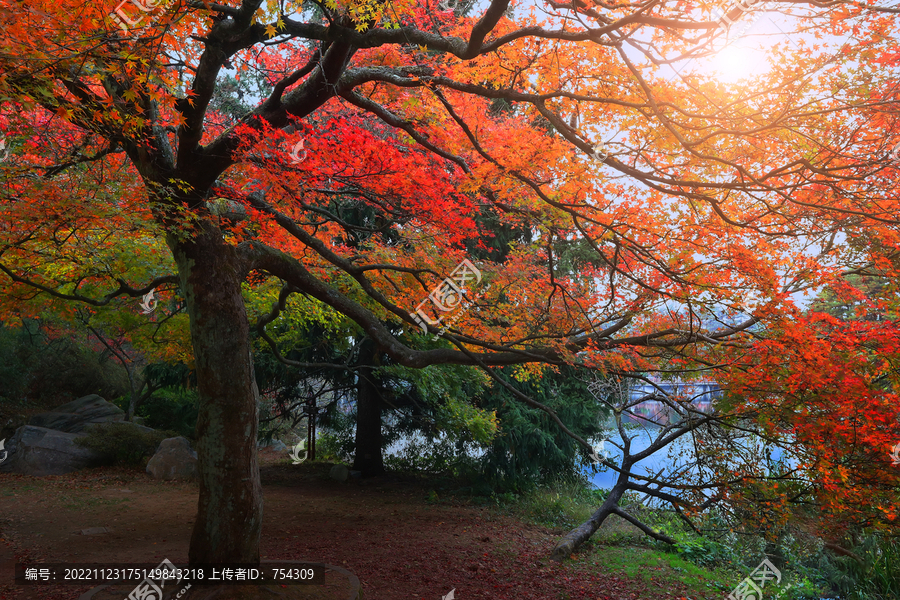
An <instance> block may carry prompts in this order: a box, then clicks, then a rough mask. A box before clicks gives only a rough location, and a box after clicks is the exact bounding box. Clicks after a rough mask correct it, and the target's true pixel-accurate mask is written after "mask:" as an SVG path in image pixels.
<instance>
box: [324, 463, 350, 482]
mask: <svg viewBox="0 0 900 600" xmlns="http://www.w3.org/2000/svg"><path fill="white" fill-rule="evenodd" d="M328 476H329V477H331V478H332V479H334V480H335V481H347V479H349V478H350V469H348V468H347V467H346V466H344V465H334V466H333V467H331V472H330V473H328Z"/></svg>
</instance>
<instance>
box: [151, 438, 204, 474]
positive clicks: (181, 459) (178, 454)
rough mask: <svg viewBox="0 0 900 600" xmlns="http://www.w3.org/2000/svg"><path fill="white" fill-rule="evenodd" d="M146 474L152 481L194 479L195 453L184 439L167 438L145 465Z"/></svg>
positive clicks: (195, 471)
mask: <svg viewBox="0 0 900 600" xmlns="http://www.w3.org/2000/svg"><path fill="white" fill-rule="evenodd" d="M147 473H148V474H149V475H150V476H151V477H153V478H154V479H194V478H196V477H197V453H196V452H194V451H193V450H192V449H191V443H190V442H189V441H188V440H187V439H186V438H183V437H174V438H167V439H165V440H163V441H162V442H160V444H159V449H158V450H157V451H156V454H154V455H153V457H152V458H151V459H150V462H148V463H147Z"/></svg>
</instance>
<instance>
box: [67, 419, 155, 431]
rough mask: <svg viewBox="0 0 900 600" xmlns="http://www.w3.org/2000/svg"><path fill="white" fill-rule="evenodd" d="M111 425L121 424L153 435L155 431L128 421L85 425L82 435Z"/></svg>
mask: <svg viewBox="0 0 900 600" xmlns="http://www.w3.org/2000/svg"><path fill="white" fill-rule="evenodd" d="M113 423H122V424H124V425H128V426H129V427H134V428H135V429H140V430H141V431H143V432H145V433H153V432H154V431H156V430H155V429H153V428H152V427H147V426H146V425H138V424H137V423H129V422H128V421H107V422H105V423H86V424H85V426H84V432H83V433H90V431H91V430H92V429H103V428H105V427H109V426H110V425H111V424H113Z"/></svg>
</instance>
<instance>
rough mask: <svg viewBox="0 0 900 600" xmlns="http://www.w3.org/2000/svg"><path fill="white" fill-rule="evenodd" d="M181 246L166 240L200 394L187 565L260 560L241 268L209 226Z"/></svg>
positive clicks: (254, 421)
mask: <svg viewBox="0 0 900 600" xmlns="http://www.w3.org/2000/svg"><path fill="white" fill-rule="evenodd" d="M201 227H202V228H203V229H202V230H201V231H200V232H199V233H198V234H197V235H196V236H194V237H192V238H191V239H188V240H185V239H181V238H176V237H174V236H170V237H169V239H168V242H169V247H170V248H171V249H172V252H173V254H174V256H175V261H176V263H177V265H178V274H179V277H180V279H181V286H182V290H183V291H184V293H185V297H186V300H187V309H188V314H189V316H190V330H191V341H192V344H193V349H194V360H195V366H196V373H197V388H198V392H199V396H200V406H199V415H198V418H197V447H196V451H197V454H198V459H199V464H198V472H199V484H200V498H199V503H198V511H197V520H196V521H195V523H194V530H193V533H192V536H191V546H190V552H189V560H190V563H191V564H192V565H194V564H205V563H216V562H241V563H256V562H259V541H260V531H261V527H262V508H263V506H262V490H261V487H260V482H259V464H258V462H257V450H256V436H257V428H258V412H257V410H258V409H257V405H258V395H259V394H258V391H257V388H256V385H255V384H256V381H255V378H254V376H253V363H252V358H251V353H250V352H251V350H250V336H249V324H248V322H247V314H246V310H245V308H244V302H243V299H242V298H241V277H242V276H241V270H240V268H239V264H240V263H239V261H238V258H237V255H236V253H235V251H234V248H233V247H232V246H229V245H228V244H227V243H225V242H224V241H223V240H222V238H221V234H220V233H219V232H218V231H217V230H215V229H214V228H213V227H211V226H206V227H204V226H203V225H201Z"/></svg>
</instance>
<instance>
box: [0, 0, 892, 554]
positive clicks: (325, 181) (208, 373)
mask: <svg viewBox="0 0 900 600" xmlns="http://www.w3.org/2000/svg"><path fill="white" fill-rule="evenodd" d="M123 6H124V7H125V8H124V9H123V8H122V7H123ZM0 7H2V9H3V10H2V11H0V19H2V20H3V28H4V36H3V38H2V39H0V98H2V99H3V101H4V108H3V112H2V115H0V126H2V129H3V131H4V132H5V135H6V141H7V149H8V150H9V151H10V154H9V155H8V156H6V160H4V162H3V163H2V174H3V177H4V184H3V188H2V191H0V193H2V197H3V203H2V205H0V224H2V229H0V232H2V240H0V251H2V252H0V271H2V273H4V274H5V276H6V279H5V280H4V286H6V287H7V292H8V293H7V294H5V295H4V298H5V299H4V302H5V303H6V304H7V305H10V304H12V303H14V302H15V298H16V297H19V298H21V297H22V296H21V295H22V294H26V293H33V290H35V289H36V290H38V291H39V292H41V294H42V296H46V297H47V298H50V299H51V300H50V301H53V302H58V301H72V302H75V303H79V302H80V303H84V304H87V305H89V306H94V307H107V306H109V307H120V309H122V308H121V307H123V299H125V298H137V297H139V296H142V295H144V294H146V293H148V292H149V291H151V290H153V289H156V288H159V287H160V286H168V288H166V292H167V293H170V292H171V291H172V289H173V288H174V287H175V286H177V287H178V290H179V293H180V294H181V295H182V296H183V298H184V301H185V304H186V310H187V315H188V318H189V322H190V339H191V346H192V352H193V360H194V365H195V366H196V373H197V381H198V390H199V395H200V414H199V419H198V425H197V432H198V436H199V440H198V444H197V451H198V455H199V458H200V465H199V470H200V499H199V506H198V518H197V519H196V522H195V525H194V531H193V537H192V542H191V550H190V560H191V562H192V563H211V562H224V561H231V562H254V561H258V560H259V535H260V527H261V520H262V503H261V490H260V485H259V473H258V466H257V459H256V437H257V418H258V415H257V404H258V402H257V400H258V398H257V396H258V391H257V390H256V389H255V378H254V374H253V360H252V352H251V326H252V325H253V323H252V322H251V319H250V318H248V311H247V307H246V303H247V301H248V298H247V294H248V293H249V292H248V288H253V287H254V286H260V285H264V284H265V282H266V281H267V280H270V279H276V278H277V280H279V282H280V285H281V286H282V288H281V291H280V294H282V295H284V297H289V296H291V295H294V294H301V295H303V296H305V297H306V298H307V299H308V300H309V301H310V304H311V305H312V306H315V305H321V306H322V307H325V308H323V309H322V310H324V309H327V310H330V311H334V312H336V313H340V314H342V315H343V316H344V317H346V318H348V319H351V320H352V321H354V322H355V323H356V324H357V325H358V326H359V328H360V329H361V330H362V331H363V332H364V333H365V335H366V336H367V338H368V339H369V340H371V343H372V344H373V346H374V347H375V348H377V349H378V351H379V352H382V353H384V354H386V355H387V356H390V357H391V359H392V360H393V361H395V362H396V363H397V364H398V365H402V366H404V367H408V368H425V367H428V366H430V365H439V364H447V363H456V364H462V365H475V366H479V367H482V368H483V369H485V370H486V372H487V373H488V374H489V375H490V376H491V377H492V378H493V379H494V381H496V382H497V383H498V385H501V386H502V387H504V389H506V390H508V391H509V392H510V393H511V394H512V395H513V396H514V397H515V398H517V399H518V400H520V401H522V402H524V403H526V404H529V405H531V406H533V407H538V408H541V409H542V410H545V412H546V413H547V414H548V417H549V421H550V422H551V426H554V427H558V428H559V429H560V430H561V431H563V432H565V433H566V434H567V435H569V436H570V437H572V438H573V439H574V440H576V441H577V442H578V443H579V444H580V445H581V446H582V447H584V448H589V445H588V444H587V442H586V440H584V439H582V438H581V437H580V436H577V435H576V434H574V433H573V432H572V431H571V430H570V429H569V428H568V427H566V425H565V423H563V422H562V421H561V420H560V419H559V418H558V417H557V416H556V414H555V413H554V412H553V411H552V410H549V409H548V408H547V407H545V406H543V405H541V404H540V403H538V402H536V401H535V400H533V399H532V398H529V397H528V396H527V395H526V394H523V393H522V392H521V391H519V390H518V389H517V388H516V387H515V386H514V385H513V384H512V383H510V382H508V381H504V380H503V379H501V378H500V377H498V376H497V375H496V374H495V373H493V372H492V371H491V367H497V366H510V365H522V366H521V367H520V374H521V377H529V376H538V375H539V373H540V372H541V370H542V369H544V368H553V367H554V366H557V365H562V364H566V363H568V364H578V365H579V366H581V367H585V368H592V369H597V370H599V371H602V372H605V373H613V374H615V373H634V372H644V371H657V370H665V371H667V372H670V373H673V372H678V371H684V372H692V371H695V370H697V369H707V370H719V371H721V372H722V373H723V375H722V379H723V384H725V385H727V384H728V378H729V377H731V378H732V379H733V381H734V384H735V386H736V388H735V389H736V390H740V391H744V392H747V393H749V391H750V389H751V387H752V385H753V382H754V381H755V379H754V378H757V377H759V374H760V373H766V370H767V369H770V368H773V367H774V366H781V365H782V363H781V362H779V361H778V359H777V357H778V356H779V353H778V352H779V350H780V349H781V348H783V347H788V346H786V345H789V347H791V348H792V349H796V353H795V354H794V355H791V357H790V358H791V362H790V364H789V366H788V367H785V368H786V369H787V371H785V372H782V373H779V375H778V377H777V378H776V377H775V375H774V374H771V375H768V376H769V377H771V381H772V382H773V386H772V388H771V389H774V390H775V391H774V392H773V397H775V398H778V399H780V400H783V399H784V398H785V395H784V394H782V393H781V388H780V387H778V385H780V382H786V383H785V385H788V388H785V389H788V390H789V391H791V390H793V388H791V387H790V381H791V377H792V376H793V373H792V371H791V370H792V369H794V368H796V369H799V370H800V371H802V372H805V369H806V367H804V366H803V365H804V364H806V363H805V362H804V361H810V362H809V364H818V365H819V366H820V367H821V366H822V365H824V364H827V362H828V361H829V360H831V358H832V357H833V356H834V353H833V352H832V351H831V350H830V349H828V348H826V347H825V346H824V345H823V344H821V343H810V342H811V340H813V339H819V338H817V337H815V335H814V334H816V335H818V334H819V332H818V331H817V330H815V327H813V326H812V325H810V324H809V323H806V322H805V321H804V320H803V319H801V318H800V317H799V316H798V314H797V311H796V310H795V308H794V307H793V300H792V297H791V294H792V293H796V292H799V291H801V290H804V289H810V288H814V287H815V286H819V285H823V284H825V283H828V282H830V281H833V280H834V279H835V278H836V277H838V276H839V275H841V274H846V273H849V272H859V271H860V270H865V269H878V270H879V273H880V275H882V276H885V277H895V276H896V266H897V265H896V260H895V259H896V257H897V256H898V243H900V242H898V236H897V227H896V226H897V219H896V214H897V212H898V211H897V210H896V209H897V201H896V193H895V192H894V190H893V187H892V177H893V176H895V174H896V167H895V166H893V165H892V164H891V163H890V160H889V159H888V158H887V157H886V155H887V153H888V151H889V149H890V140H889V139H888V138H889V137H890V136H889V135H885V132H888V131H891V130H892V128H893V127H894V124H895V117H894V115H893V113H891V111H890V110H885V107H886V106H888V107H890V106H892V103H893V102H894V92H893V91H892V88H891V87H890V86H889V85H888V83H887V81H886V78H885V76H884V74H883V73H879V72H878V71H877V69H876V68H882V69H885V70H886V71H889V70H890V69H891V68H892V67H894V66H896V62H897V54H896V52H895V51H894V50H893V49H892V48H891V40H892V39H893V37H892V36H893V35H894V33H895V31H894V27H895V25H894V23H893V22H892V21H891V19H890V15H891V12H892V9H886V8H883V7H878V6H874V5H873V6H860V5H857V4H855V3H850V2H837V3H834V4H829V5H828V6H827V7H822V6H818V5H817V4H813V5H810V6H809V7H803V6H799V5H797V6H795V5H794V3H783V5H781V6H779V10H781V11H783V12H785V13H788V14H790V13H794V14H795V15H799V16H801V17H804V18H805V19H806V20H803V19H794V20H793V21H791V23H792V24H793V25H794V27H795V30H800V29H802V30H803V31H804V32H811V33H812V34H815V35H822V34H824V35H828V36H832V37H835V38H839V37H840V36H842V35H843V34H846V33H847V32H850V31H852V32H854V34H855V35H856V39H855V40H854V41H853V42H852V43H850V42H847V43H845V44H843V45H842V46H841V47H840V48H838V49H837V50H836V51H834V52H828V51H823V50H822V49H821V48H819V47H816V46H813V45H807V43H806V41H805V40H802V39H801V40H800V41H801V45H800V48H799V50H798V49H796V48H793V47H791V45H790V43H788V42H789V40H784V41H782V42H781V43H779V44H776V45H774V46H773V48H772V49H771V54H772V55H773V56H774V58H773V59H772V63H771V66H770V68H769V70H768V72H767V73H766V74H765V77H762V78H757V79H755V80H754V81H752V82H747V83H745V84H742V85H727V84H724V83H721V82H718V81H716V80H715V79H712V78H710V77H708V76H704V74H703V73H702V72H690V73H686V74H684V75H679V76H678V77H677V78H675V79H671V80H670V79H666V76H667V75H668V71H667V66H666V65H670V64H675V63H678V62H679V61H681V62H682V63H683V62H685V61H687V60H690V59H702V58H703V57H704V56H709V55H711V54H713V53H714V50H715V43H716V40H717V39H718V38H717V36H719V35H721V32H720V30H719V25H718V23H717V22H716V21H715V20H714V19H713V18H712V17H711V16H710V12H709V11H710V9H711V8H713V3H711V2H708V3H707V2H704V3H698V4H697V5H688V4H687V3H684V2H662V3H647V4H642V3H624V4H615V5H612V4H605V3H598V4H592V5H589V4H587V3H584V2H582V1H581V0H573V1H572V2H555V1H551V2H547V3H542V4H540V5H525V4H513V3H511V2H510V1H509V0H493V1H492V2H490V3H489V4H488V5H487V6H485V7H470V9H469V10H470V11H471V13H472V14H468V13H466V12H465V11H464V10H463V7H462V6H460V7H458V8H457V10H456V11H455V12H454V11H452V10H442V9H441V8H440V7H439V6H437V5H436V4H435V3H430V2H426V3H424V4H417V3H413V2H409V1H407V0H397V1H393V2H387V1H383V0H346V1H343V0H342V1H337V0H326V2H324V3H306V4H303V3H292V2H279V1H275V0H269V1H266V2H263V0H242V1H241V2H205V1H200V0H175V1H174V2H172V3H171V4H168V5H166V6H160V5H159V3H153V4H150V3H145V4H142V3H140V2H138V1H137V0H135V2H133V3H132V4H130V5H126V4H120V5H119V6H118V7H113V6H107V5H105V4H104V3H102V2H100V3H98V2H95V3H81V2H76V1H74V0H60V1H57V2H53V3H50V2H45V1H43V0H42V1H38V2H28V3H27V4H26V3H25V2H16V1H12V0H4V1H3V2H2V3H0ZM114 9H119V10H123V11H126V12H124V13H114ZM113 14H117V16H116V17H115V18H113V17H111V15H113ZM123 15H124V16H123ZM126 17H127V18H126ZM801 24H802V25H801ZM123 27H127V29H126V30H123V29H121V28H123ZM851 76H852V78H851ZM836 90H840V91H841V93H837V91H836ZM876 156H877V158H873V157H876ZM354 213H367V214H370V215H372V218H371V219H359V218H356V217H355V216H354ZM373 232H379V233H380V234H381V235H378V236H374V235H371V234H372V233H373ZM495 232H500V234H497V235H495ZM516 232H518V233H519V234H517V233H516ZM526 232H527V234H528V235H525V233H526ZM873 232H874V233H873ZM498 238H499V239H498ZM846 239H851V240H853V241H854V245H850V244H845V243H844V240H846ZM164 246H165V247H164ZM498 246H499V248H500V249H501V251H499V252H498V251H497V250H498ZM504 246H505V248H504ZM476 250H480V251H482V252H483V253H482V258H481V259H478V260H476V261H475V264H476V265H477V269H478V270H479V272H480V273H481V274H482V275H483V278H484V291H483V293H482V290H479V295H478V296H477V297H475V298H473V299H472V302H471V305H470V306H469V307H468V308H467V309H466V310H464V311H459V312H458V313H456V314H454V315H453V319H454V320H453V323H452V325H450V328H449V330H448V332H447V333H445V334H444V336H443V337H442V338H440V339H433V338H432V337H431V335H417V334H416V333H417V332H418V331H419V329H418V328H419V324H418V323H417V322H416V321H415V320H414V319H413V317H412V316H411V315H410V313H411V312H412V311H414V310H415V309H414V307H416V306H418V305H419V304H420V302H422V301H423V300H425V299H426V298H427V297H428V294H429V292H430V291H431V290H432V288H433V287H434V286H435V285H436V284H439V283H440V280H441V278H442V277H444V276H446V275H447V274H449V273H451V272H453V270H454V268H455V267H456V266H457V265H459V264H460V263H461V262H462V261H463V259H465V258H466V257H467V256H469V254H468V253H469V252H472V253H473V256H474V252H475V251H476ZM136 257H141V258H143V259H144V260H135V258H136ZM892 259H894V262H892ZM473 266H474V265H473ZM488 286H489V287H488ZM26 289H28V290H31V292H24V291H23V290H26ZM468 291H469V292H470V296H472V294H471V292H474V290H473V289H469V290H468ZM751 294H752V296H754V297H755V300H754V302H752V306H751V312H752V315H753V316H752V317H751V318H746V319H741V320H739V321H730V324H729V323H724V324H721V325H720V326H718V327H716V328H710V327H707V326H705V325H704V324H703V323H701V322H700V321H698V319H697V315H698V314H701V313H702V312H703V311H704V310H707V311H712V310H713V309H715V308H717V307H718V308H720V307H722V306H727V307H730V308H731V309H739V308H742V307H743V308H746V306H744V305H745V304H746V302H747V299H748V296H750V295H751ZM17 295H18V296H17ZM60 310H74V309H66V308H62V307H61V308H60ZM131 310H133V308H132V309H131ZM763 323H765V324H766V328H765V329H764V330H760V329H753V328H754V327H757V326H759V325H761V324H763ZM263 326H264V324H263ZM884 327H887V328H888V329H889V332H888V333H892V332H893V328H894V324H893V322H889V323H886V324H884ZM428 330H429V334H435V333H437V332H438V329H437V328H436V327H434V326H429V327H428ZM757 339H759V340H763V341H764V342H765V344H768V345H764V346H761V347H763V348H765V349H767V350H768V351H765V352H758V351H757V350H756V348H758V347H760V346H758V344H757V343H756V341H755V340H757ZM851 341H853V342H854V343H857V342H858V343H860V344H863V343H864V340H863V339H862V338H852V340H851ZM892 344H893V342H891V345H890V347H889V348H886V349H885V352H893V351H894V349H895V348H896V347H895V346H893V345H892ZM795 357H796V361H794V360H793V359H794V358H795ZM795 363H796V365H795ZM357 366H358V367H360V368H366V366H365V365H357ZM813 384H815V385H825V386H826V387H828V386H832V387H834V389H835V390H837V391H836V392H835V394H832V398H834V400H835V401H836V402H838V403H840V402H841V398H840V395H839V394H840V391H841V390H843V389H845V388H844V387H843V386H846V385H850V384H852V385H853V386H857V387H858V389H865V390H869V386H868V381H867V380H866V379H865V378H862V379H855V380H853V381H852V382H851V381H847V380H841V381H830V382H823V381H821V380H816V381H812V382H811V383H810V385H813ZM741 386H743V387H741ZM859 386H861V387H859ZM854 389H857V388H854ZM867 393H868V392H867ZM885 394H886V395H885V396H884V397H883V402H882V405H883V406H888V404H889V402H888V401H889V400H890V399H891V398H894V396H893V395H891V394H893V392H886V393H885ZM867 397H868V396H867ZM766 398H767V399H771V398H769V396H766ZM748 401H749V402H750V403H751V404H753V402H754V397H753V396H749V397H748ZM804 402H810V400H808V399H804ZM782 406H783V404H779V403H775V406H774V408H773V409H774V410H780V408H781V407H782ZM842 406H844V407H848V405H842ZM767 410H769V409H767ZM734 414H736V415H738V416H739V415H740V414H741V413H740V411H735V412H734ZM828 414H830V413H828ZM885 414H886V413H885ZM841 418H843V417H842V416H841V414H840V411H838V414H837V415H835V417H834V418H833V419H829V420H827V421H826V423H827V424H828V426H834V427H839V425H838V424H839V423H841ZM802 426H803V427H804V428H806V429H805V431H807V432H811V431H812V430H811V429H809V428H810V427H813V424H812V423H811V422H810V421H808V420H807V421H805V422H803V423H802ZM798 427H799V425H798ZM796 433H797V434H798V435H799V433H800V432H799V431H797V432H796ZM888 437H889V435H888V433H887V432H882V433H880V434H879V435H878V436H874V437H869V438H867V439H866V440H865V441H866V444H868V445H869V446H867V447H868V448H869V449H874V448H876V447H878V448H879V450H880V451H883V450H886V448H884V444H885V443H886V439H887V438H888ZM819 473H820V474H821V473H823V472H822V471H821V470H820V471H819ZM817 480H818V479H817ZM827 481H830V480H827ZM888 516H890V515H888Z"/></svg>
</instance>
